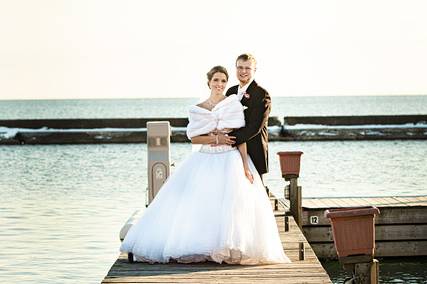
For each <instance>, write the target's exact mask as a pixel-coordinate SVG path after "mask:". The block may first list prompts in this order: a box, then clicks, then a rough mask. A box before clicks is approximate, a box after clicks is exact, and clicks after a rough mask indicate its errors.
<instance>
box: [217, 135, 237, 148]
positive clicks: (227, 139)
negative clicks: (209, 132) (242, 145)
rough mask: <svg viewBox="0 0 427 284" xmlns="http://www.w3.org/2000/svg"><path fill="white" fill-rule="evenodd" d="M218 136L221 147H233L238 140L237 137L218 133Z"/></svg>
mask: <svg viewBox="0 0 427 284" xmlns="http://www.w3.org/2000/svg"><path fill="white" fill-rule="evenodd" d="M217 135H218V144H219V145H233V144H234V142H235V140H236V137H235V136H228V135H227V134H224V133H218V134H217Z"/></svg>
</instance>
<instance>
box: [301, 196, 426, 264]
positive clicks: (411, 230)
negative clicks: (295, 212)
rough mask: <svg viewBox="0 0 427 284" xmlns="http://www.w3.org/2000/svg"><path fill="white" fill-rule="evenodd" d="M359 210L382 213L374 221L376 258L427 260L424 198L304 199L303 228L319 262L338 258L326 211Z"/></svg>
mask: <svg viewBox="0 0 427 284" xmlns="http://www.w3.org/2000/svg"><path fill="white" fill-rule="evenodd" d="M360 206H376V207H377V208H379V209H380V212H381V213H380V215H378V216H377V217H376V218H375V239H376V242H375V244H376V249H375V256H377V257H396V256H427V196H406V197H398V196H390V197H369V198H304V199H303V200H302V212H303V213H302V215H303V217H302V227H303V231H304V235H305V236H306V238H307V239H308V241H309V242H310V244H311V246H312V247H313V249H314V251H315V252H316V255H317V256H318V257H319V258H330V259H334V258H336V257H337V256H336V251H335V248H334V243H333V239H332V230H331V226H330V223H329V220H328V219H327V218H326V217H325V216H324V212H325V210H327V209H330V208H341V207H360Z"/></svg>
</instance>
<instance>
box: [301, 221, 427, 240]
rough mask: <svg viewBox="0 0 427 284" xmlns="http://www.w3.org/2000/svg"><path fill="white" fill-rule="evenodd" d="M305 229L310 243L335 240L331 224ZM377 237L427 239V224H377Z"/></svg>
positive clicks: (306, 227) (384, 238) (382, 238)
mask: <svg viewBox="0 0 427 284" xmlns="http://www.w3.org/2000/svg"><path fill="white" fill-rule="evenodd" d="M303 231H304V235H305V237H306V238H307V240H308V241H309V242H310V243H312V242H333V237H332V228H331V226H318V227H314V226H305V227H303ZM375 239H376V240H377V241H385V240H387V241H390V240H427V224H416V225H413V224H408V225H377V226H375Z"/></svg>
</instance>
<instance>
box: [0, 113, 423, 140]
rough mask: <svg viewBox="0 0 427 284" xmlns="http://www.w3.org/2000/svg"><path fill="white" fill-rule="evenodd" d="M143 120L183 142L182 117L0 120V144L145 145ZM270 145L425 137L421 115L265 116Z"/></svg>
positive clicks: (184, 125) (184, 124)
mask: <svg viewBox="0 0 427 284" xmlns="http://www.w3.org/2000/svg"><path fill="white" fill-rule="evenodd" d="M148 121H169V122H170V124H171V132H172V133H171V141H172V142H189V140H188V138H187V136H186V126H187V124H188V119H187V118H165V117H162V118H116V119H114V118H113V119H108V118H107V119H16V120H0V144H3V145H22V144H95V143H145V142H146V140H147V129H146V124H147V122H148ZM268 125H269V127H268V130H269V138H270V141H325V140H393V139H427V115H393V116H309V117H308V116H305V117H296V116H294V117H284V118H282V119H280V118H278V117H270V118H269V121H268Z"/></svg>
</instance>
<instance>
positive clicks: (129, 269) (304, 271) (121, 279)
mask: <svg viewBox="0 0 427 284" xmlns="http://www.w3.org/2000/svg"><path fill="white" fill-rule="evenodd" d="M278 209H279V210H278V211H275V215H276V222H277V226H278V228H279V233H280V238H281V240H282V243H283V246H284V250H285V253H286V254H287V255H288V257H289V258H290V259H291V260H292V263H284V264H274V265H256V266H249V265H246V266H245V265H228V264H217V263H213V262H205V263H199V264H179V263H170V264H147V263H129V262H128V260H127V255H126V254H121V255H120V256H119V258H118V259H117V260H116V262H115V263H114V264H113V266H112V267H111V269H110V271H109V272H108V275H107V276H106V277H105V278H104V280H103V281H102V283H271V284H273V283H274V284H276V283H316V284H317V283H331V281H330V279H329V276H328V274H327V273H326V271H325V270H324V269H323V267H322V265H321V264H320V262H319V260H318V259H317V257H316V255H315V254H314V252H313V249H312V248H311V247H310V244H309V243H308V242H307V240H306V239H305V237H304V235H303V234H302V232H301V230H300V228H299V227H298V226H297V225H296V223H295V221H294V219H293V218H292V217H290V216H289V217H287V218H288V220H289V222H288V226H289V231H286V232H285V216H284V215H285V214H284V209H285V208H284V207H283V203H279V204H278ZM301 244H303V247H304V249H303V251H301V250H300V247H301ZM302 255H303V256H304V259H303V260H299V258H300V256H302Z"/></svg>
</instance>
